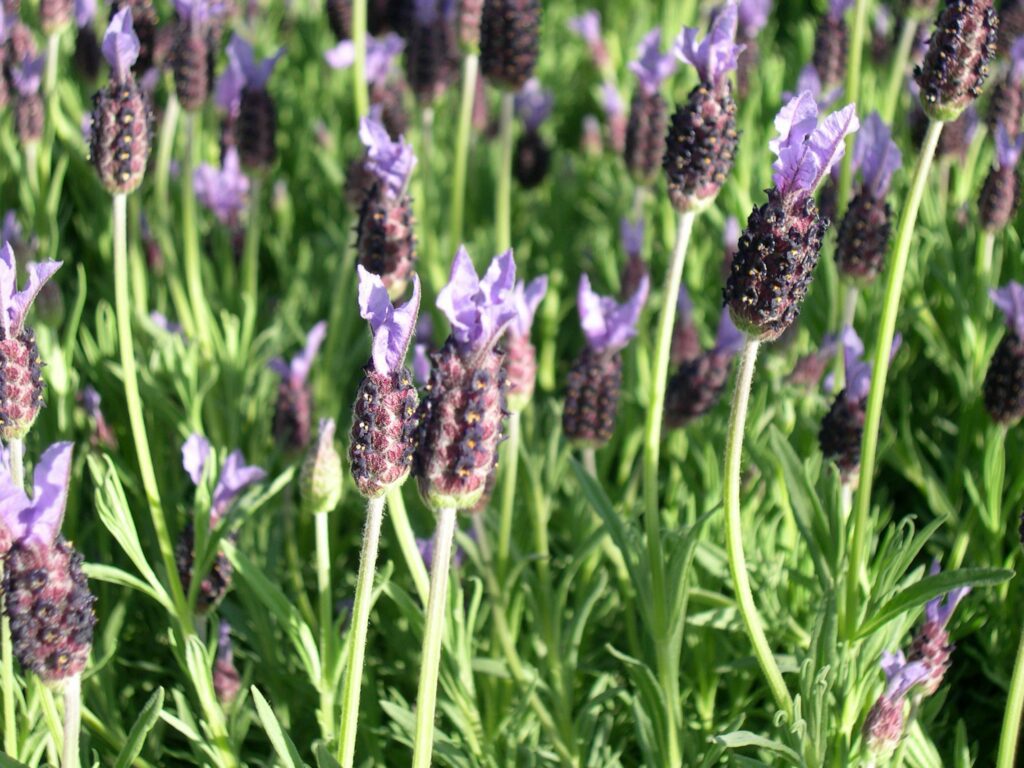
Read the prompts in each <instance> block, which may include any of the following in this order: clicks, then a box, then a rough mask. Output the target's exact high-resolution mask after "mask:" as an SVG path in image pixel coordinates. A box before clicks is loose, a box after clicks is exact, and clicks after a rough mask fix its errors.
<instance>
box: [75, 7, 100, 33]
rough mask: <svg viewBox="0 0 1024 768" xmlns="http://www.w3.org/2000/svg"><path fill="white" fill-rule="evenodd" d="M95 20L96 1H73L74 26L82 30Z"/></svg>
mask: <svg viewBox="0 0 1024 768" xmlns="http://www.w3.org/2000/svg"><path fill="white" fill-rule="evenodd" d="M95 18H96V0H75V25H76V26H77V27H78V28H79V29H82V28H83V27H87V26H89V25H90V24H92V20H93V19H95Z"/></svg>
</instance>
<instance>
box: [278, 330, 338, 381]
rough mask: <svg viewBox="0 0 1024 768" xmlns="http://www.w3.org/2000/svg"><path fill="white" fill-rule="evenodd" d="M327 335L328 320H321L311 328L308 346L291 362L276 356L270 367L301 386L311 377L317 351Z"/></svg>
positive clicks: (308, 335)
mask: <svg viewBox="0 0 1024 768" xmlns="http://www.w3.org/2000/svg"><path fill="white" fill-rule="evenodd" d="M326 337H327V321H326V320H321V321H320V322H319V323H317V324H316V325H314V326H313V327H312V328H310V329H309V333H308V334H306V346H305V347H303V348H302V351H301V352H299V354H297V355H296V356H295V357H293V358H292V359H291V362H288V363H286V362H285V361H284V359H283V358H280V357H275V358H274V359H273V360H271V361H270V363H269V364H268V366H267V367H268V368H270V370H272V371H273V372H274V373H276V374H278V375H279V376H280V377H281V378H282V379H287V380H288V382H289V383H290V384H292V385H293V386H295V387H301V386H302V385H304V384H305V383H306V380H307V379H308V378H309V371H310V369H311V368H312V367H313V360H314V359H315V358H316V353H317V352H319V351H320V345H321V344H323V343H324V339H325V338H326Z"/></svg>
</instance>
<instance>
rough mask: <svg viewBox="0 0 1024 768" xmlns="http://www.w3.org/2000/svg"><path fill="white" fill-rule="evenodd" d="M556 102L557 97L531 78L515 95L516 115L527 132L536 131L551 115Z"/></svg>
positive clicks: (538, 81)
mask: <svg viewBox="0 0 1024 768" xmlns="http://www.w3.org/2000/svg"><path fill="white" fill-rule="evenodd" d="M554 102H555V97H554V95H553V94H552V93H551V91H549V90H548V89H547V88H542V87H541V85H540V80H538V79H537V78H535V77H531V78H530V79H529V80H527V81H526V84H525V85H524V86H523V87H522V88H521V89H520V90H519V93H517V94H516V95H515V108H516V114H517V115H519V119H520V120H522V121H523V125H524V126H525V127H526V130H528V131H536V130H537V129H538V128H539V127H540V124H541V123H543V122H544V121H545V120H547V118H548V115H550V114H551V107H552V105H553V104H554Z"/></svg>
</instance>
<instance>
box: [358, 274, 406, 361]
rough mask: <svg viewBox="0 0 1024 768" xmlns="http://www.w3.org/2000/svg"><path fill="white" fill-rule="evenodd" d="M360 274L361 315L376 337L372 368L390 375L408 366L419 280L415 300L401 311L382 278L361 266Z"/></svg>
mask: <svg viewBox="0 0 1024 768" xmlns="http://www.w3.org/2000/svg"><path fill="white" fill-rule="evenodd" d="M356 269H357V270H358V272H359V315H360V316H361V317H362V318H363V319H364V320H367V321H369V323H370V330H371V332H372V333H373V345H372V348H373V352H372V359H373V367H374V370H376V371H377V372H378V373H384V374H390V373H394V372H395V371H397V370H398V369H399V368H401V367H402V366H403V365H404V364H405V355H406V352H408V350H409V342H410V341H411V340H412V336H413V331H414V330H415V329H416V316H417V315H418V314H419V311H420V279H419V276H418V275H413V278H412V298H411V299H409V301H407V302H406V303H405V304H403V305H401V306H400V307H395V306H392V304H391V299H390V298H389V297H388V290H387V288H385V287H384V283H382V282H381V279H380V277H379V276H377V275H375V274H373V273H372V272H368V271H367V270H366V269H365V268H364V267H363V265H362V264H360V265H358V266H357V267H356Z"/></svg>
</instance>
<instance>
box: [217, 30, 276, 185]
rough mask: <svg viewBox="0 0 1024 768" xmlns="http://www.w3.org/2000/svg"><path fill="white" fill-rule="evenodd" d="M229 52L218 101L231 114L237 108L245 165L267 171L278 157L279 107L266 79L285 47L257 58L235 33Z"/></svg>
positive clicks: (241, 155) (219, 81)
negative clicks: (266, 56) (263, 57)
mask: <svg viewBox="0 0 1024 768" xmlns="http://www.w3.org/2000/svg"><path fill="white" fill-rule="evenodd" d="M227 53H228V67H227V69H226V70H225V72H224V73H223V74H222V75H221V77H220V79H219V80H218V82H217V102H218V104H220V105H222V106H224V107H227V108H228V110H229V114H232V113H234V110H237V113H236V114H237V123H236V124H235V134H236V138H237V142H238V154H239V156H240V157H241V158H242V165H244V166H245V167H246V168H251V169H257V170H264V169H266V168H269V167H270V166H271V165H273V164H274V161H275V160H276V159H277V144H276V134H277V108H276V107H275V106H274V100H273V98H272V97H271V96H270V94H269V93H268V92H267V81H268V80H269V79H270V75H271V74H272V73H273V71H274V66H275V65H276V64H277V61H278V59H280V58H281V56H282V55H283V53H284V49H283V48H280V49H278V50H277V51H276V52H275V53H274V55H272V56H270V57H268V58H266V59H257V58H256V57H255V54H254V53H253V49H252V46H251V45H250V44H249V43H248V42H247V41H246V40H244V39H242V38H241V37H239V36H238V35H232V37H231V41H230V42H229V43H228V46H227Z"/></svg>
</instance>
